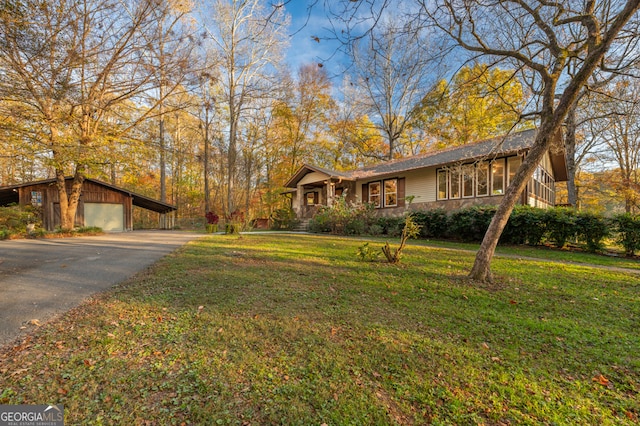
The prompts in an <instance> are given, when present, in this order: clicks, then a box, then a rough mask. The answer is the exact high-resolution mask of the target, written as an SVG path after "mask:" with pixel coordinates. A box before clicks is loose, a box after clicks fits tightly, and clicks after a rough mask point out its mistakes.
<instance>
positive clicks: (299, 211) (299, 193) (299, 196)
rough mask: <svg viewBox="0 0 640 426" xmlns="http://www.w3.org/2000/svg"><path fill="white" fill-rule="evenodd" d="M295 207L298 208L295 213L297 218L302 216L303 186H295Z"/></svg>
mask: <svg viewBox="0 0 640 426" xmlns="http://www.w3.org/2000/svg"><path fill="white" fill-rule="evenodd" d="M296 205H297V206H298V208H297V210H296V213H297V216H298V218H301V217H302V216H303V212H304V186H303V185H297V186H296Z"/></svg>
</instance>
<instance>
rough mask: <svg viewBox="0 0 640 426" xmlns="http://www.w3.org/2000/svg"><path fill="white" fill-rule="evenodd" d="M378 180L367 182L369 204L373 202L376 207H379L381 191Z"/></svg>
mask: <svg viewBox="0 0 640 426" xmlns="http://www.w3.org/2000/svg"><path fill="white" fill-rule="evenodd" d="M380 189H381V187H380V182H370V183H369V204H373V205H374V206H376V207H381V201H382V197H381V193H380Z"/></svg>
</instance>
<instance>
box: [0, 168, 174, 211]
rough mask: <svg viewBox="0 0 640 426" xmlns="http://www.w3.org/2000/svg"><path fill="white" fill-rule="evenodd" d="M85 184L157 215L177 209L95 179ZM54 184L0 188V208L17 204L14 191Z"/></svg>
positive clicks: (16, 196) (48, 182)
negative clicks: (90, 184)
mask: <svg viewBox="0 0 640 426" xmlns="http://www.w3.org/2000/svg"><path fill="white" fill-rule="evenodd" d="M71 179H73V178H72V177H67V178H66V180H67V181H68V180H71ZM85 181H86V182H92V183H94V184H96V185H100V186H103V187H105V188H109V189H111V190H113V191H116V192H120V193H123V194H126V195H128V196H130V197H131V198H132V203H133V205H134V206H137V207H142V208H143V209H147V210H151V211H154V212H158V213H168V212H171V211H175V210H177V209H178V208H177V207H176V206H174V205H171V204H167V203H164V202H162V201H158V200H154V199H153V198H150V197H146V196H144V195H140V194H136V193H135V192H132V191H129V190H127V189H124V188H120V187H118V186H114V185H110V184H108V183H106V182H102V181H99V180H97V179H90V178H87V179H85ZM55 182H56V179H55V178H54V179H44V180H39V181H35V182H26V183H20V184H16V185H11V186H4V187H0V206H4V205H7V204H11V203H17V202H18V201H19V200H18V193H17V191H15V190H16V189H18V188H24V187H28V186H33V185H42V184H45V185H46V184H53V183H55Z"/></svg>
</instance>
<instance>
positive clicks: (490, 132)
mask: <svg viewBox="0 0 640 426" xmlns="http://www.w3.org/2000/svg"><path fill="white" fill-rule="evenodd" d="M513 77H514V71H509V70H503V69H500V68H489V66H488V65H487V64H475V65H473V66H465V67H462V68H461V69H460V70H459V71H458V72H457V73H456V74H455V76H454V77H453V79H452V81H451V83H447V82H446V81H445V80H442V81H440V83H439V84H438V85H437V86H435V87H434V89H433V90H431V91H430V92H429V93H428V94H427V95H426V96H425V97H424V98H423V99H422V101H421V102H420V104H419V105H418V106H417V107H416V109H415V111H414V117H415V118H414V123H413V124H414V126H416V127H418V128H420V129H422V130H424V132H425V133H426V134H427V135H429V137H432V138H435V139H436V140H437V141H438V145H440V146H442V147H446V146H456V145H463V144H467V143H469V142H474V141H478V140H482V139H487V138H489V137H493V136H499V135H504V134H505V133H507V132H509V131H510V130H511V129H512V128H513V126H514V125H515V124H516V123H517V122H518V120H519V119H520V116H521V114H522V111H523V110H524V108H525V105H526V104H525V103H526V99H525V94H524V89H523V87H522V84H521V83H520V82H519V81H518V80H517V79H515V78H513Z"/></svg>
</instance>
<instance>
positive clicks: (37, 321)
mask: <svg viewBox="0 0 640 426" xmlns="http://www.w3.org/2000/svg"><path fill="white" fill-rule="evenodd" d="M29 324H31V325H35V326H36V327H40V326H41V325H42V324H40V321H39V320H37V319H32V320H31V321H29Z"/></svg>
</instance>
